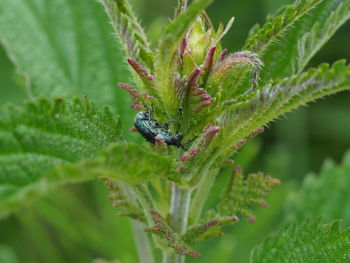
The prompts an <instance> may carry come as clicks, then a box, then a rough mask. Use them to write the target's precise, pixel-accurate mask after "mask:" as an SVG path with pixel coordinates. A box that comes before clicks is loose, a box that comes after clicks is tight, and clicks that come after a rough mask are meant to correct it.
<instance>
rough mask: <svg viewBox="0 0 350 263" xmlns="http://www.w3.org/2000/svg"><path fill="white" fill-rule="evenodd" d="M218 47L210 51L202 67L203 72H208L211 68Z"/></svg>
mask: <svg viewBox="0 0 350 263" xmlns="http://www.w3.org/2000/svg"><path fill="white" fill-rule="evenodd" d="M215 50H216V47H215V46H214V47H211V48H210V49H209V51H208V54H207V56H206V57H205V60H204V64H203V65H202V66H201V69H202V70H205V71H207V70H208V69H210V68H211V66H212V65H213V62H214V54H215Z"/></svg>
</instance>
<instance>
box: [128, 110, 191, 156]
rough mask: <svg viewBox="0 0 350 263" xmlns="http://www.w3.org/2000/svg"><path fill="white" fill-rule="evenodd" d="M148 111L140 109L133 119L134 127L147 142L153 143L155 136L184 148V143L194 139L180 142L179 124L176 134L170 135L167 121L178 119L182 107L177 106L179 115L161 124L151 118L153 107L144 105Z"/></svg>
mask: <svg viewBox="0 0 350 263" xmlns="http://www.w3.org/2000/svg"><path fill="white" fill-rule="evenodd" d="M145 107H146V109H147V110H148V111H140V112H138V113H137V114H136V116H135V119H134V125H135V128H136V129H137V130H138V131H139V132H140V133H141V135H142V136H143V137H144V138H145V139H146V140H147V141H149V142H151V143H155V142H156V137H157V138H159V139H162V140H164V142H165V143H166V144H167V145H174V146H176V147H177V148H182V149H184V150H187V149H186V148H185V145H186V144H188V143H191V142H192V141H193V140H194V139H196V138H194V139H192V140H189V141H188V142H186V143H185V144H182V139H183V134H181V133H179V129H180V126H179V127H178V129H177V131H176V135H175V136H174V135H172V134H171V132H170V130H169V123H172V122H175V121H178V120H180V119H181V117H182V109H181V108H179V116H178V117H177V118H175V119H172V120H170V121H167V122H165V123H163V124H159V123H158V122H157V121H156V120H155V119H153V118H152V113H153V111H154V109H153V108H152V109H150V108H148V107H147V106H145Z"/></svg>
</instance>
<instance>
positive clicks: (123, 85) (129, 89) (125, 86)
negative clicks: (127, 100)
mask: <svg viewBox="0 0 350 263" xmlns="http://www.w3.org/2000/svg"><path fill="white" fill-rule="evenodd" d="M118 87H119V88H122V89H124V90H126V91H127V92H129V93H130V95H132V96H134V97H139V96H140V94H139V93H138V91H137V90H136V89H135V88H134V87H133V86H131V85H129V84H126V83H118Z"/></svg>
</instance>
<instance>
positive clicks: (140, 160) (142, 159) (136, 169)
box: [49, 144, 177, 184]
mask: <svg viewBox="0 0 350 263" xmlns="http://www.w3.org/2000/svg"><path fill="white" fill-rule="evenodd" d="M174 168H175V167H174V164H173V162H172V161H171V159H170V158H168V157H167V156H163V155H160V154H157V153H155V152H152V151H149V150H147V149H145V148H144V147H142V146H139V145H136V144H114V145H111V146H110V147H108V148H106V149H104V150H103V151H102V152H101V153H100V154H98V155H97V156H96V157H94V158H91V159H87V160H83V161H81V162H78V163H76V164H72V165H63V166H60V167H58V168H57V169H56V170H55V172H54V175H52V176H51V177H50V178H49V180H53V181H56V180H57V181H58V182H63V183H66V182H71V181H72V182H74V181H80V180H83V181H85V180H92V179H96V178H114V179H118V180H121V181H124V182H127V183H131V184H135V183H141V182H145V181H150V180H152V179H157V178H164V179H169V178H170V179H171V178H172V176H175V175H176V174H177V172H176V171H175V169H174Z"/></svg>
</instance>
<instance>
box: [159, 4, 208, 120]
mask: <svg viewBox="0 0 350 263" xmlns="http://www.w3.org/2000/svg"><path fill="white" fill-rule="evenodd" d="M212 1H213V0H196V1H194V2H193V3H192V4H191V5H190V6H189V7H188V8H187V9H186V10H185V11H184V12H183V13H181V14H180V15H179V16H178V17H176V18H175V20H174V21H172V22H171V23H170V24H169V25H167V26H166V28H165V29H164V33H163V37H162V38H161V39H160V42H159V48H158V52H157V60H156V72H155V77H156V79H157V80H158V81H159V83H158V86H159V91H158V92H159V94H158V96H160V98H161V99H162V101H163V102H164V103H165V105H167V106H168V107H166V108H165V111H166V113H167V115H168V116H171V115H172V114H174V113H175V112H176V111H177V108H178V106H179V105H177V102H178V101H177V100H174V98H175V90H174V87H173V85H174V81H175V75H174V70H175V68H176V62H177V61H176V53H177V48H178V45H179V44H180V41H181V39H182V38H183V37H184V36H185V34H186V31H187V30H189V28H190V26H191V25H192V23H193V22H194V21H195V20H196V18H197V17H198V16H199V15H200V14H201V12H203V10H204V9H205V8H206V7H207V6H208V5H209V4H210V3H211V2H212Z"/></svg>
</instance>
